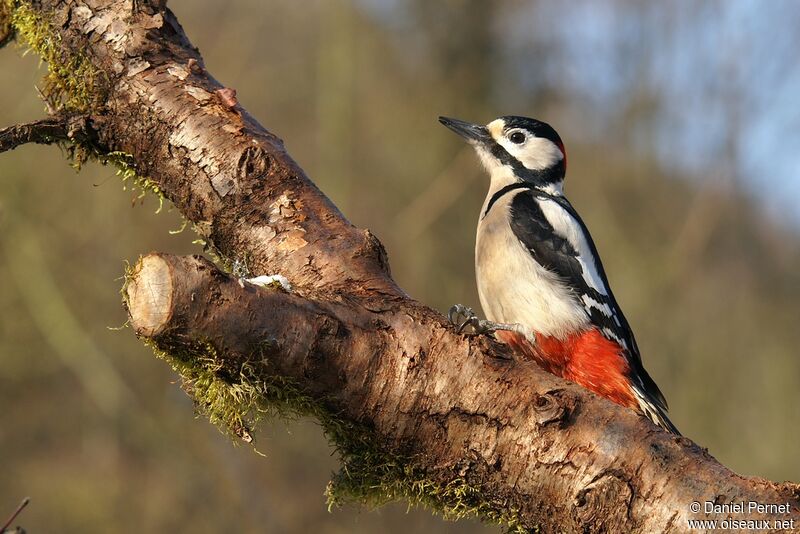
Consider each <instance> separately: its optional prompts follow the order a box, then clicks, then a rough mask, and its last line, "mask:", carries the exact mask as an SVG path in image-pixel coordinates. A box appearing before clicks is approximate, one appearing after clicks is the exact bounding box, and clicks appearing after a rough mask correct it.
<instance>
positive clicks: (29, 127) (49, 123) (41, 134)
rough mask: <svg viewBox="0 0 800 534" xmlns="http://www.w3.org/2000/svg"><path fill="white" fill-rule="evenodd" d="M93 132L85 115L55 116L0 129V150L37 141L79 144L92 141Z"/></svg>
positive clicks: (11, 148) (43, 143) (38, 142)
mask: <svg viewBox="0 0 800 534" xmlns="http://www.w3.org/2000/svg"><path fill="white" fill-rule="evenodd" d="M93 134H94V132H93V131H92V130H91V129H90V127H89V119H88V118H87V117H85V116H82V115H79V116H57V117H50V118H47V119H40V120H38V121H34V122H28V123H25V124H16V125H14V126H9V127H8V128H3V129H2V130H0V152H6V151H8V150H14V149H15V148H17V147H18V146H20V145H24V144H27V143H37V144H40V145H51V144H53V143H58V142H63V141H69V142H73V143H79V144H89V143H91V142H92V140H93V138H94V137H96V136H95V135H93Z"/></svg>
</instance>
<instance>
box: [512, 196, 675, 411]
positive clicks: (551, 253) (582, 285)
mask: <svg viewBox="0 0 800 534" xmlns="http://www.w3.org/2000/svg"><path fill="white" fill-rule="evenodd" d="M539 200H544V201H554V202H556V203H557V204H558V205H559V206H561V207H562V208H563V209H564V210H565V211H566V212H567V213H569V215H570V216H571V217H572V218H573V219H574V220H575V221H576V222H577V223H578V224H579V225H580V226H581V229H582V230H583V234H584V237H585V239H586V243H587V244H588V246H589V249H590V252H591V254H592V255H593V256H594V262H593V263H594V267H595V268H596V270H597V274H598V276H599V278H600V280H601V281H602V283H603V286H604V289H605V293H606V294H605V295H604V294H602V293H600V292H599V291H597V290H596V289H594V288H593V287H591V286H590V285H589V283H588V282H587V279H586V278H585V276H584V272H583V266H582V265H581V262H580V261H578V252H577V251H576V250H575V247H573V246H572V244H571V243H570V242H569V241H568V240H567V239H566V238H563V237H561V236H559V235H558V234H557V232H556V231H555V230H554V229H553V227H552V225H551V224H550V222H549V221H548V220H547V217H546V216H545V215H544V213H543V212H542V209H541V208H540V207H539ZM510 224H511V229H512V230H513V232H514V234H515V235H516V236H517V238H518V239H519V240H520V242H522V244H523V245H524V246H525V247H526V248H527V249H528V250H529V251H530V252H531V254H532V255H533V257H534V259H535V260H536V261H537V262H539V263H540V264H541V265H542V266H544V267H545V268H546V269H548V270H549V271H551V272H553V273H555V274H556V275H558V276H559V277H560V278H561V279H562V280H563V281H564V284H565V285H566V286H567V287H569V288H572V290H573V291H574V292H575V298H576V299H577V300H578V301H579V302H580V303H581V305H583V307H584V309H585V310H586V313H587V315H588V316H589V319H590V321H591V322H592V324H594V325H595V326H597V327H598V328H599V329H600V332H601V333H602V334H603V335H604V336H606V337H609V338H610V339H613V338H616V339H614V340H615V341H618V342H619V341H622V343H623V345H624V346H625V347H626V348H627V352H628V354H629V356H630V361H631V364H632V365H633V366H634V368H635V372H636V374H637V375H638V376H640V377H641V379H642V382H643V384H642V385H643V386H644V389H645V391H647V393H649V394H650V396H651V397H652V399H653V401H654V402H655V403H656V404H657V405H658V406H660V407H661V408H663V409H665V410H666V408H667V402H666V400H665V399H664V396H663V395H662V393H661V391H660V390H659V389H658V386H657V385H656V384H655V382H654V381H653V379H652V378H650V375H648V374H647V371H646V370H645V369H644V366H643V365H642V363H641V362H642V360H641V356H640V355H639V348H638V346H637V345H636V339H635V338H634V337H633V332H632V331H631V328H630V326H629V325H628V321H627V320H626V319H625V316H624V315H623V313H622V310H621V309H620V307H619V305H618V304H617V302H616V299H614V295H613V293H612V292H611V288H610V287H609V284H608V279H607V278H606V274H605V271H604V270H603V265H602V263H601V262H600V256H599V255H598V254H597V249H596V248H595V245H594V242H593V241H592V237H591V235H589V232H588V230H587V229H586V226H585V225H584V224H583V221H582V220H581V218H580V216H579V215H578V213H577V212H576V211H575V208H573V207H572V205H571V204H570V203H569V201H568V200H567V199H566V198H564V197H563V196H555V195H549V194H547V193H545V192H543V191H537V190H528V191H522V192H519V193H516V194H515V195H514V198H513V199H512V201H511V220H510ZM584 261H585V263H587V264H591V263H592V261H591V259H590V258H584ZM584 295H586V296H588V297H589V298H591V299H592V300H593V301H595V302H597V303H598V305H599V307H597V306H591V305H587V303H586V302H585V301H584V300H583V296H584ZM604 305H605V306H608V309H609V310H611V315H610V316H609V315H607V314H606V312H605V311H603V310H601V309H600V307H604Z"/></svg>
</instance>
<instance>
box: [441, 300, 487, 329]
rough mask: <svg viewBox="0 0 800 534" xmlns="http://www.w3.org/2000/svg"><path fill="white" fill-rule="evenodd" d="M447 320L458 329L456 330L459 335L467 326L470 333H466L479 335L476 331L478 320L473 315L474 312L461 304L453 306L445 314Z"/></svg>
mask: <svg viewBox="0 0 800 534" xmlns="http://www.w3.org/2000/svg"><path fill="white" fill-rule="evenodd" d="M447 318H448V319H450V322H451V323H453V324H454V325H455V326H457V327H458V328H457V329H456V330H457V331H458V333H459V334H460V333H461V332H463V331H464V328H466V327H467V326H469V327H471V331H469V332H468V333H472V334H479V333H480V332H479V331H478V327H479V323H480V319H478V316H477V315H475V312H474V311H472V308H470V307H468V306H464V305H463V304H455V305H453V306H452V307H451V308H450V310H449V311H448V312H447Z"/></svg>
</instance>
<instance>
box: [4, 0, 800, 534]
mask: <svg viewBox="0 0 800 534" xmlns="http://www.w3.org/2000/svg"><path fill="white" fill-rule="evenodd" d="M170 6H171V8H172V9H173V10H174V12H175V13H176V14H177V16H178V19H179V20H180V21H181V22H182V24H183V26H184V28H185V29H186V32H187V34H188V35H189V37H190V38H191V39H192V40H193V42H194V44H196V45H197V46H198V47H199V48H200V50H201V52H202V54H203V56H204V57H205V60H206V65H207V67H208V68H209V70H210V71H211V72H212V73H213V74H214V76H215V77H216V78H217V79H219V80H220V81H221V82H222V83H224V84H226V85H227V86H229V87H234V88H236V89H237V90H238V96H239V100H240V102H241V103H242V105H243V106H244V107H245V108H246V109H248V110H249V111H250V112H251V113H252V114H253V115H254V116H255V117H257V118H258V119H259V120H260V121H261V122H262V123H263V124H264V125H265V126H266V127H267V128H269V129H270V130H272V131H274V132H275V133H277V134H278V135H279V136H281V137H282V138H283V139H284V140H285V142H286V146H287V148H288V150H289V151H290V153H291V154H292V155H293V156H294V157H295V159H297V161H298V162H299V163H300V164H301V166H302V167H303V168H304V169H305V170H306V171H308V173H309V175H310V176H311V177H312V179H314V180H315V181H316V183H317V184H318V185H319V186H320V187H321V188H322V190H323V191H325V192H326V193H327V194H328V195H329V196H330V197H331V198H332V199H333V200H334V202H335V203H336V204H337V205H338V206H339V207H340V208H341V209H342V211H343V212H344V213H345V214H346V215H347V216H348V217H349V218H350V220H351V221H352V222H354V223H355V224H356V225H358V226H361V227H367V228H370V229H371V230H372V231H373V232H374V233H375V234H377V235H378V236H379V237H380V238H381V240H382V241H383V243H384V244H385V245H386V247H387V249H388V252H389V257H390V261H391V265H392V270H393V272H394V275H395V277H396V279H397V280H398V281H399V282H400V284H401V285H402V286H403V287H404V288H405V289H406V290H408V292H409V293H410V294H411V295H413V296H414V297H416V298H417V299H419V300H421V301H422V302H424V303H426V304H429V305H431V306H433V307H435V308H438V309H439V310H442V311H445V310H447V308H448V307H449V306H450V305H451V304H453V303H455V302H462V303H465V304H468V305H472V306H474V307H475V308H476V309H478V308H479V306H478V300H477V295H476V291H475V283H474V278H473V277H474V273H473V266H472V262H473V257H472V254H473V240H474V232H475V223H476V220H477V214H478V211H479V209H480V205H481V202H482V200H483V197H484V195H485V191H486V188H487V184H488V181H487V178H486V176H485V175H484V174H483V172H482V171H481V170H480V169H479V165H478V162H477V159H476V158H475V157H474V155H473V154H472V153H471V151H470V149H468V148H467V147H465V146H464V145H463V143H462V142H461V141H460V139H458V138H457V137H456V136H454V135H452V133H451V132H449V131H447V130H446V129H444V128H442V127H441V126H440V125H439V124H438V123H437V121H436V118H437V116H438V115H440V114H441V115H448V116H453V117H458V118H462V119H465V120H470V121H475V122H484V123H485V122H488V121H490V120H491V119H493V118H495V117H496V116H499V115H503V114H519V115H528V116H533V117H537V118H539V119H542V120H545V121H547V122H549V123H551V124H552V125H554V126H555V127H556V129H558V131H559V132H560V133H561V136H562V137H563V138H564V140H565V142H566V145H567V150H568V152H569V173H568V177H567V178H568V179H567V193H568V195H569V197H570V199H571V200H572V202H573V204H574V205H575V206H576V207H577V209H578V210H579V211H580V213H581V214H582V215H583V218H584V219H585V221H586V222H587V224H588V225H589V227H590V228H591V230H592V233H593V235H594V238H595V241H596V242H597V245H598V248H599V250H600V252H601V254H602V257H603V260H604V262H605V265H606V270H607V271H608V273H609V278H610V280H611V283H612V286H613V287H614V290H615V292H616V294H617V298H618V300H619V301H620V303H621V305H622V307H623V309H624V310H625V313H626V315H627V317H628V319H629V321H630V322H631V324H632V326H633V328H634V331H635V332H636V337H637V339H638V341H639V345H640V347H641V350H642V354H643V358H644V361H645V363H646V365H647V368H648V369H649V371H650V374H651V375H653V377H654V378H655V379H656V381H657V382H658V383H659V385H660V386H661V389H662V390H663V391H664V393H665V394H666V396H667V398H668V399H669V402H670V406H671V412H670V414H671V418H672V420H673V421H674V422H675V423H676V424H677V426H678V427H679V428H680V429H681V430H682V431H683V433H684V434H685V435H686V436H688V437H690V438H692V439H693V440H695V441H696V442H697V443H699V444H700V445H702V446H705V447H708V449H709V451H710V453H711V454H713V455H714V456H715V457H716V458H718V459H719V460H720V461H721V462H722V463H724V464H725V465H727V466H729V467H730V468H732V469H733V470H735V471H736V472H738V473H741V474H743V475H757V476H763V477H767V478H770V479H774V480H779V481H782V480H785V479H790V480H794V481H798V480H800V456H798V455H797V443H798V442H799V441H800V430H799V429H800V410H798V409H797V407H798V405H800V387H798V386H799V385H800V358H798V357H797V355H798V348H797V347H798V346H800V327H799V324H798V321H799V320H800V304H799V303H800V210H798V209H797V208H796V206H797V205H798V202H800V150H799V149H800V138H799V132H800V106H798V105H797V98H798V97H797V95H798V94H800V64H798V59H797V53H796V51H797V50H798V48H800V33H798V32H797V28H799V27H800V3H797V2H791V1H788V0H787V1H774V2H769V3H763V2H755V1H746V0H740V1H724V2H723V1H717V2H689V1H676V2H658V3H656V2H637V1H634V0H598V1H576V2H568V3H567V2H556V1H555V0H553V1H544V0H539V1H525V2H522V1H509V2H486V1H482V0H474V1H438V2H429V1H427V0H408V1H401V0H361V1H355V0H354V1H352V2H349V1H344V0H325V1H322V0H317V1H309V2H285V1H284V2H280V1H268V2H264V1H261V0H234V1H229V2H216V1H211V0H170ZM0 69H1V71H2V73H3V81H4V83H3V87H2V93H1V94H2V97H1V98H2V102H3V105H2V106H0V126H5V125H10V124H12V123H15V122H19V121H26V120H33V119H36V118H39V117H41V116H42V115H43V104H42V103H41V102H40V101H39V100H38V99H37V97H36V91H35V90H34V84H36V83H38V80H39V78H40V76H41V74H42V72H43V66H40V65H39V63H38V58H37V57H35V56H34V55H33V54H29V55H27V56H23V50H21V49H20V48H19V47H15V46H14V45H9V46H8V47H6V49H4V50H0ZM157 207H158V203H157V201H155V200H154V199H152V198H145V199H143V200H142V199H139V198H137V195H136V193H135V192H132V191H123V188H122V185H121V183H120V180H119V178H118V177H116V176H115V173H114V169H112V168H105V167H102V166H99V165H95V164H93V165H87V166H86V167H85V168H84V169H83V171H82V172H81V173H80V174H76V173H75V172H73V171H72V170H71V169H70V168H69V167H68V165H67V162H66V161H65V160H64V158H63V156H62V154H60V153H59V151H58V150H57V149H56V148H53V147H37V146H26V147H23V148H21V149H19V150H16V151H14V152H13V153H7V154H2V155H0V407H1V408H0V519H4V518H5V517H7V516H8V515H9V514H10V513H11V511H12V510H13V509H14V507H15V506H16V505H17V503H18V502H19V501H20V500H21V499H22V497H24V496H27V495H29V496H31V498H32V501H31V504H30V506H29V507H28V509H27V510H26V511H25V512H24V513H23V514H22V516H21V517H20V518H19V519H18V520H17V521H16V523H17V524H21V525H22V526H24V527H26V528H27V529H28V530H29V532H184V531H193V532H200V533H204V532H209V533H210V532H222V531H228V530H231V529H233V530H235V531H241V532H289V533H293V532H309V531H314V532H321V533H338V532H365V533H366V532H408V531H412V530H414V531H417V532H491V531H497V529H496V528H495V527H487V526H484V525H481V524H479V523H477V522H460V523H457V524H456V523H446V522H443V521H441V520H440V519H438V518H435V517H433V516H431V515H430V513H428V512H426V511H424V510H413V511H411V512H409V513H407V511H406V506H405V504H402V503H401V504H397V505H391V506H387V507H385V508H383V509H380V510H377V511H367V510H364V509H360V508H358V507H352V508H345V509H344V510H336V511H334V512H333V513H328V512H327V510H326V507H325V500H324V497H323V490H324V488H325V484H326V482H327V480H328V479H329V476H330V474H331V472H332V470H334V469H335V468H336V465H337V463H336V458H335V456H334V455H333V451H332V449H331V447H330V446H329V445H328V444H327V443H326V442H325V440H324V439H323V437H322V434H321V432H320V429H319V427H318V426H317V425H316V424H315V423H314V422H313V421H305V420H300V421H291V422H281V421H275V422H273V423H268V424H265V425H264V426H263V428H262V429H261V431H260V433H259V435H258V444H257V445H258V449H259V450H260V451H261V452H263V453H264V454H266V457H261V456H259V455H257V454H255V453H254V452H253V451H252V450H251V449H250V448H249V447H247V446H239V447H234V446H232V445H231V443H230V441H229V440H228V439H227V438H225V437H224V436H222V435H221V434H220V433H219V432H218V431H217V430H216V429H215V428H214V427H212V426H211V425H210V424H209V423H208V422H207V421H205V420H202V419H195V418H194V417H193V412H192V404H191V402H190V400H189V399H188V397H187V396H186V395H185V394H184V393H183V392H182V391H181V390H180V388H179V387H178V385H176V384H175V380H176V377H175V375H174V374H173V373H172V372H171V371H170V370H169V369H168V367H167V365H166V364H165V363H164V362H162V361H159V360H157V359H155V358H154V357H153V356H152V354H151V353H150V351H149V349H147V348H145V347H144V346H143V345H141V344H140V343H139V342H137V341H136V339H135V338H134V336H133V333H132V332H131V331H130V330H129V329H122V330H116V329H115V328H117V327H120V326H122V325H123V324H124V322H125V314H124V312H123V309H122V307H121V305H120V298H119V296H118V291H119V288H120V286H121V284H122V281H121V279H120V276H121V275H122V273H123V269H124V264H125V262H126V261H130V262H134V261H135V260H136V258H137V257H138V255H139V254H141V253H146V252H149V251H153V250H158V251H165V252H171V253H178V254H185V253H199V252H200V249H199V247H197V246H195V245H192V243H191V242H192V240H193V239H194V236H193V235H192V233H191V232H190V231H186V232H183V233H179V234H174V235H173V234H171V233H170V231H172V230H176V229H178V228H180V226H181V223H180V219H179V217H178V216H177V214H176V213H175V212H174V211H170V210H168V209H166V207H165V209H164V210H163V211H162V212H161V213H160V214H156V213H155V212H156V210H157Z"/></svg>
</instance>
